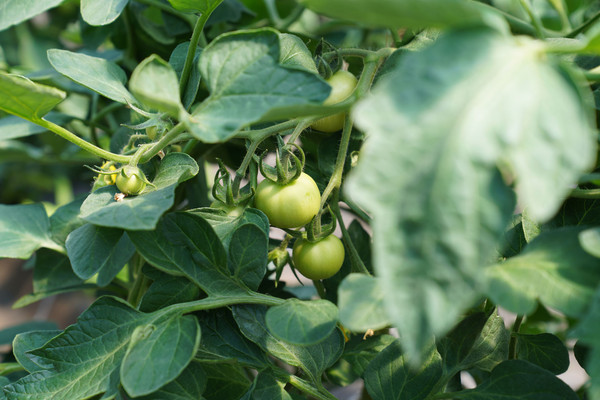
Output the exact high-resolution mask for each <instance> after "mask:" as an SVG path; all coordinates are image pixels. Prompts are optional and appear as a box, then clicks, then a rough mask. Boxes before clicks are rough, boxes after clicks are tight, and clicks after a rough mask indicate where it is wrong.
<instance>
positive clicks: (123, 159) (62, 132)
mask: <svg viewBox="0 0 600 400" xmlns="http://www.w3.org/2000/svg"><path fill="white" fill-rule="evenodd" d="M32 122H34V123H36V124H37V125H40V126H42V127H44V128H46V129H48V130H49V131H52V132H54V133H56V134H57V135H58V136H60V137H62V138H63V139H66V140H68V141H69V142H71V143H74V144H76V145H77V146H79V147H81V148H82V149H83V150H86V151H88V152H90V153H92V154H95V155H97V156H98V157H100V158H104V159H105V160H110V161H115V162H118V163H122V164H126V163H128V162H129V160H131V156H124V155H121V154H115V153H111V152H110V151H106V150H104V149H102V148H100V147H98V146H95V145H93V144H92V143H89V142H87V141H85V140H84V139H82V138H80V137H79V136H77V135H75V134H74V133H73V132H71V131H69V130H67V129H65V128H63V127H62V126H60V125H56V124H55V123H53V122H50V121H47V120H45V119H41V118H40V119H38V120H35V121H32Z"/></svg>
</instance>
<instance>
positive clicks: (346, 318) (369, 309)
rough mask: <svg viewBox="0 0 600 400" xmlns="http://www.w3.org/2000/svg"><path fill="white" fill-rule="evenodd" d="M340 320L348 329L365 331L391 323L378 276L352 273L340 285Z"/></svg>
mask: <svg viewBox="0 0 600 400" xmlns="http://www.w3.org/2000/svg"><path fill="white" fill-rule="evenodd" d="M338 293H339V294H338V296H339V304H338V306H339V308H340V322H341V323H342V324H343V325H344V326H345V327H346V328H348V329H350V330H352V331H357V332H363V331H366V330H367V329H381V328H383V327H385V326H387V325H389V319H388V317H387V315H386V313H385V307H384V295H383V292H382V290H381V288H380V284H379V281H378V280H377V278H374V277H372V276H367V275H365V274H350V275H348V276H347V277H346V278H345V279H344V280H343V281H342V283H341V284H340V287H339V292H338Z"/></svg>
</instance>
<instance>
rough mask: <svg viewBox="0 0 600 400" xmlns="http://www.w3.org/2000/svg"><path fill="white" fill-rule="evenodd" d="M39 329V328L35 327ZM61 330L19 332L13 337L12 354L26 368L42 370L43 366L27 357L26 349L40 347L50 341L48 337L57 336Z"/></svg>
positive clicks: (30, 370)
mask: <svg viewBox="0 0 600 400" xmlns="http://www.w3.org/2000/svg"><path fill="white" fill-rule="evenodd" d="M36 329H39V328H36ZM61 332H62V331H59V330H54V329H49V330H29V331H24V332H23V333H20V334H19V335H17V337H15V340H14V342H13V354H14V355H15V358H16V359H17V361H18V362H19V364H21V365H22V366H23V368H25V370H27V372H30V373H34V372H37V371H42V370H43V368H42V367H40V366H39V365H37V364H36V363H34V362H33V361H31V360H30V359H29V354H27V352H28V351H30V350H34V349H37V348H40V347H42V346H43V345H45V344H46V343H48V342H49V341H50V339H52V338H54V337H56V336H58V335H59V334H60V333H61Z"/></svg>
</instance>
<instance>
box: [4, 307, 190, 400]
mask: <svg viewBox="0 0 600 400" xmlns="http://www.w3.org/2000/svg"><path fill="white" fill-rule="evenodd" d="M190 318H192V319H193V318H194V317H181V316H180V315H179V314H176V313H175V314H174V313H171V314H165V313H161V312H158V313H153V314H143V313H140V312H139V311H137V310H135V309H133V308H131V306H130V305H129V304H127V303H125V302H124V301H122V300H120V299H116V298H112V297H102V298H100V299H98V300H97V301H96V302H95V303H94V304H92V305H91V306H90V307H89V308H88V309H87V310H86V311H85V312H84V313H83V314H81V316H80V317H79V319H78V321H77V323H76V324H75V325H72V326H70V327H68V328H67V329H66V330H65V331H64V332H63V333H62V334H60V335H58V336H56V337H55V338H53V339H52V340H50V341H49V342H47V343H46V344H44V345H43V346H42V347H40V348H38V349H35V350H31V351H29V352H27V353H26V354H28V357H29V358H30V360H31V361H32V362H34V363H35V364H36V365H38V366H39V367H40V368H41V369H40V370H39V371H37V372H34V373H32V374H31V375H28V376H26V377H24V378H22V379H20V380H19V381H17V382H15V383H13V384H11V385H8V386H5V387H4V388H3V390H4V394H5V395H6V398H7V399H11V400H12V399H22V398H24V396H26V398H28V399H30V400H36V399H39V400H42V399H44V400H47V399H54V400H63V399H64V400H72V399H80V398H88V397H92V396H95V395H97V394H101V393H106V397H110V396H111V395H115V394H116V393H117V392H118V388H119V381H120V379H119V373H121V379H122V381H123V383H124V384H125V387H126V388H127V390H131V391H132V393H129V394H133V395H135V394H139V393H143V392H146V391H147V390H150V388H159V387H161V386H163V385H164V384H166V383H168V382H170V381H172V380H173V379H175V378H176V377H177V376H178V375H179V373H181V371H182V370H183V369H184V368H185V367H186V365H187V364H188V363H189V362H190V360H191V359H192V357H193V354H194V352H195V350H196V348H197V346H198V342H199V335H200V331H199V328H198V325H197V322H194V321H191V320H190ZM190 321H191V322H190ZM180 328H181V329H180ZM73 360H77V362H76V363H74V362H73ZM122 365H123V367H122ZM125 366H126V367H127V368H131V369H133V370H125V369H124V368H125ZM141 370H143V371H144V372H145V374H144V375H142V376H141V377H134V379H135V382H134V383H131V381H130V379H132V377H131V376H130V375H128V374H132V373H135V372H136V371H138V372H139V371H141Z"/></svg>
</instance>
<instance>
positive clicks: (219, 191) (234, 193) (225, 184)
mask: <svg viewBox="0 0 600 400" xmlns="http://www.w3.org/2000/svg"><path fill="white" fill-rule="evenodd" d="M217 163H218V164H219V169H218V170H217V172H216V174H215V180H214V184H213V187H212V195H213V198H214V199H215V200H216V201H217V202H219V203H221V204H223V206H221V207H216V208H221V209H224V210H233V209H235V208H236V207H244V206H245V205H247V204H248V203H249V202H250V200H251V199H252V197H253V196H254V192H255V190H256V175H257V173H256V171H255V170H256V167H254V168H250V182H249V183H248V184H247V185H246V186H244V187H242V188H240V184H241V181H242V178H243V177H242V176H241V175H240V174H237V173H236V174H235V177H233V178H232V174H231V173H230V172H229V170H228V169H227V167H226V166H225V164H224V163H223V161H221V160H220V159H217Z"/></svg>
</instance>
